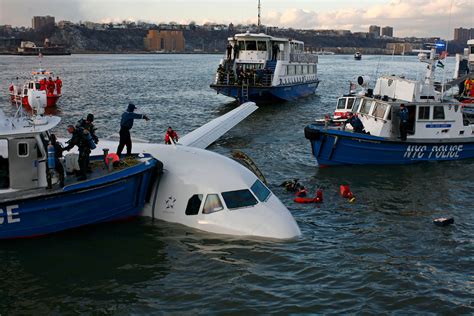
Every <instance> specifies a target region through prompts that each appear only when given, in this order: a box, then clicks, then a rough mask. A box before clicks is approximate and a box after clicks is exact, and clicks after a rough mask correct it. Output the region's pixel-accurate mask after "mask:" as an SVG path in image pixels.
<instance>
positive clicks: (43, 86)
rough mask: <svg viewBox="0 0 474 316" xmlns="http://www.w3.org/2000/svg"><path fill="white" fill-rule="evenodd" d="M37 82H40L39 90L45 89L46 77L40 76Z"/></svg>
mask: <svg viewBox="0 0 474 316" xmlns="http://www.w3.org/2000/svg"><path fill="white" fill-rule="evenodd" d="M39 84H40V90H46V79H45V78H42V79H41V80H40V81H39Z"/></svg>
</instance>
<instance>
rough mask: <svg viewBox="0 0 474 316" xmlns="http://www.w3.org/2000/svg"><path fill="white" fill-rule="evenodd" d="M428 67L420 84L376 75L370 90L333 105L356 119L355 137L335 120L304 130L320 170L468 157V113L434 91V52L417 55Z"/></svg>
mask: <svg viewBox="0 0 474 316" xmlns="http://www.w3.org/2000/svg"><path fill="white" fill-rule="evenodd" d="M419 58H420V61H421V62H424V63H427V64H428V70H427V74H426V76H425V79H424V80H422V81H415V80H408V79H406V78H404V77H398V76H382V77H380V78H378V79H377V83H376V85H375V88H374V90H373V91H372V90H368V92H367V93H365V94H363V95H347V96H344V97H342V98H340V99H339V102H338V105H339V104H340V105H341V109H339V111H342V108H344V109H345V110H348V111H351V112H353V113H354V114H355V115H357V116H358V117H359V119H360V120H361V121H362V123H363V125H364V128H365V132H363V133H356V132H354V131H353V130H350V128H349V126H347V128H345V124H343V123H342V122H341V120H339V122H337V124H331V121H330V120H326V121H325V122H324V123H321V122H317V123H315V124H310V125H308V126H306V128H305V137H306V138H307V139H309V141H310V143H311V149H312V153H313V155H314V157H315V158H316V160H317V161H318V164H319V166H320V167H324V166H337V165H354V164H355V165H357V164H359V165H365V164H374V165H381V164H383V165H385V164H412V163H416V162H421V161H444V160H459V159H466V158H473V157H474V112H473V111H472V110H471V109H469V108H467V107H466V106H465V105H463V104H462V103H460V102H459V101H457V100H455V99H451V100H445V99H443V95H442V93H441V92H438V91H436V89H435V84H434V71H435V68H436V65H437V64H438V63H439V55H438V54H436V51H435V49H432V50H431V51H430V57H429V58H428V57H427V55H426V54H420V55H419ZM401 104H404V105H405V106H406V108H407V109H408V114H409V115H408V117H409V119H408V126H407V130H408V136H407V139H406V140H405V141H403V140H401V138H400V119H399V111H400V105H401Z"/></svg>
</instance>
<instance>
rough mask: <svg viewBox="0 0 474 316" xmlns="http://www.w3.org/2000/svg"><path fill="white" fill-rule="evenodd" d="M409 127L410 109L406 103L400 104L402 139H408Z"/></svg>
mask: <svg viewBox="0 0 474 316" xmlns="http://www.w3.org/2000/svg"><path fill="white" fill-rule="evenodd" d="M407 128H408V109H407V108H406V107H405V104H403V103H402V104H400V139H401V140H403V141H405V140H407Z"/></svg>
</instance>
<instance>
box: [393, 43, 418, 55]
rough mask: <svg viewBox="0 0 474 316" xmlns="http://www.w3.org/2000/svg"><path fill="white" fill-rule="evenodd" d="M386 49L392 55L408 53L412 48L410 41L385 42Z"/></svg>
mask: <svg viewBox="0 0 474 316" xmlns="http://www.w3.org/2000/svg"><path fill="white" fill-rule="evenodd" d="M387 49H388V50H390V51H391V52H392V54H394V55H405V54H409V53H411V52H412V50H413V44H412V43H387Z"/></svg>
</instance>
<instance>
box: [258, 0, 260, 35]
mask: <svg viewBox="0 0 474 316" xmlns="http://www.w3.org/2000/svg"><path fill="white" fill-rule="evenodd" d="M257 26H258V29H259V30H260V0H258V21H257Z"/></svg>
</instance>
